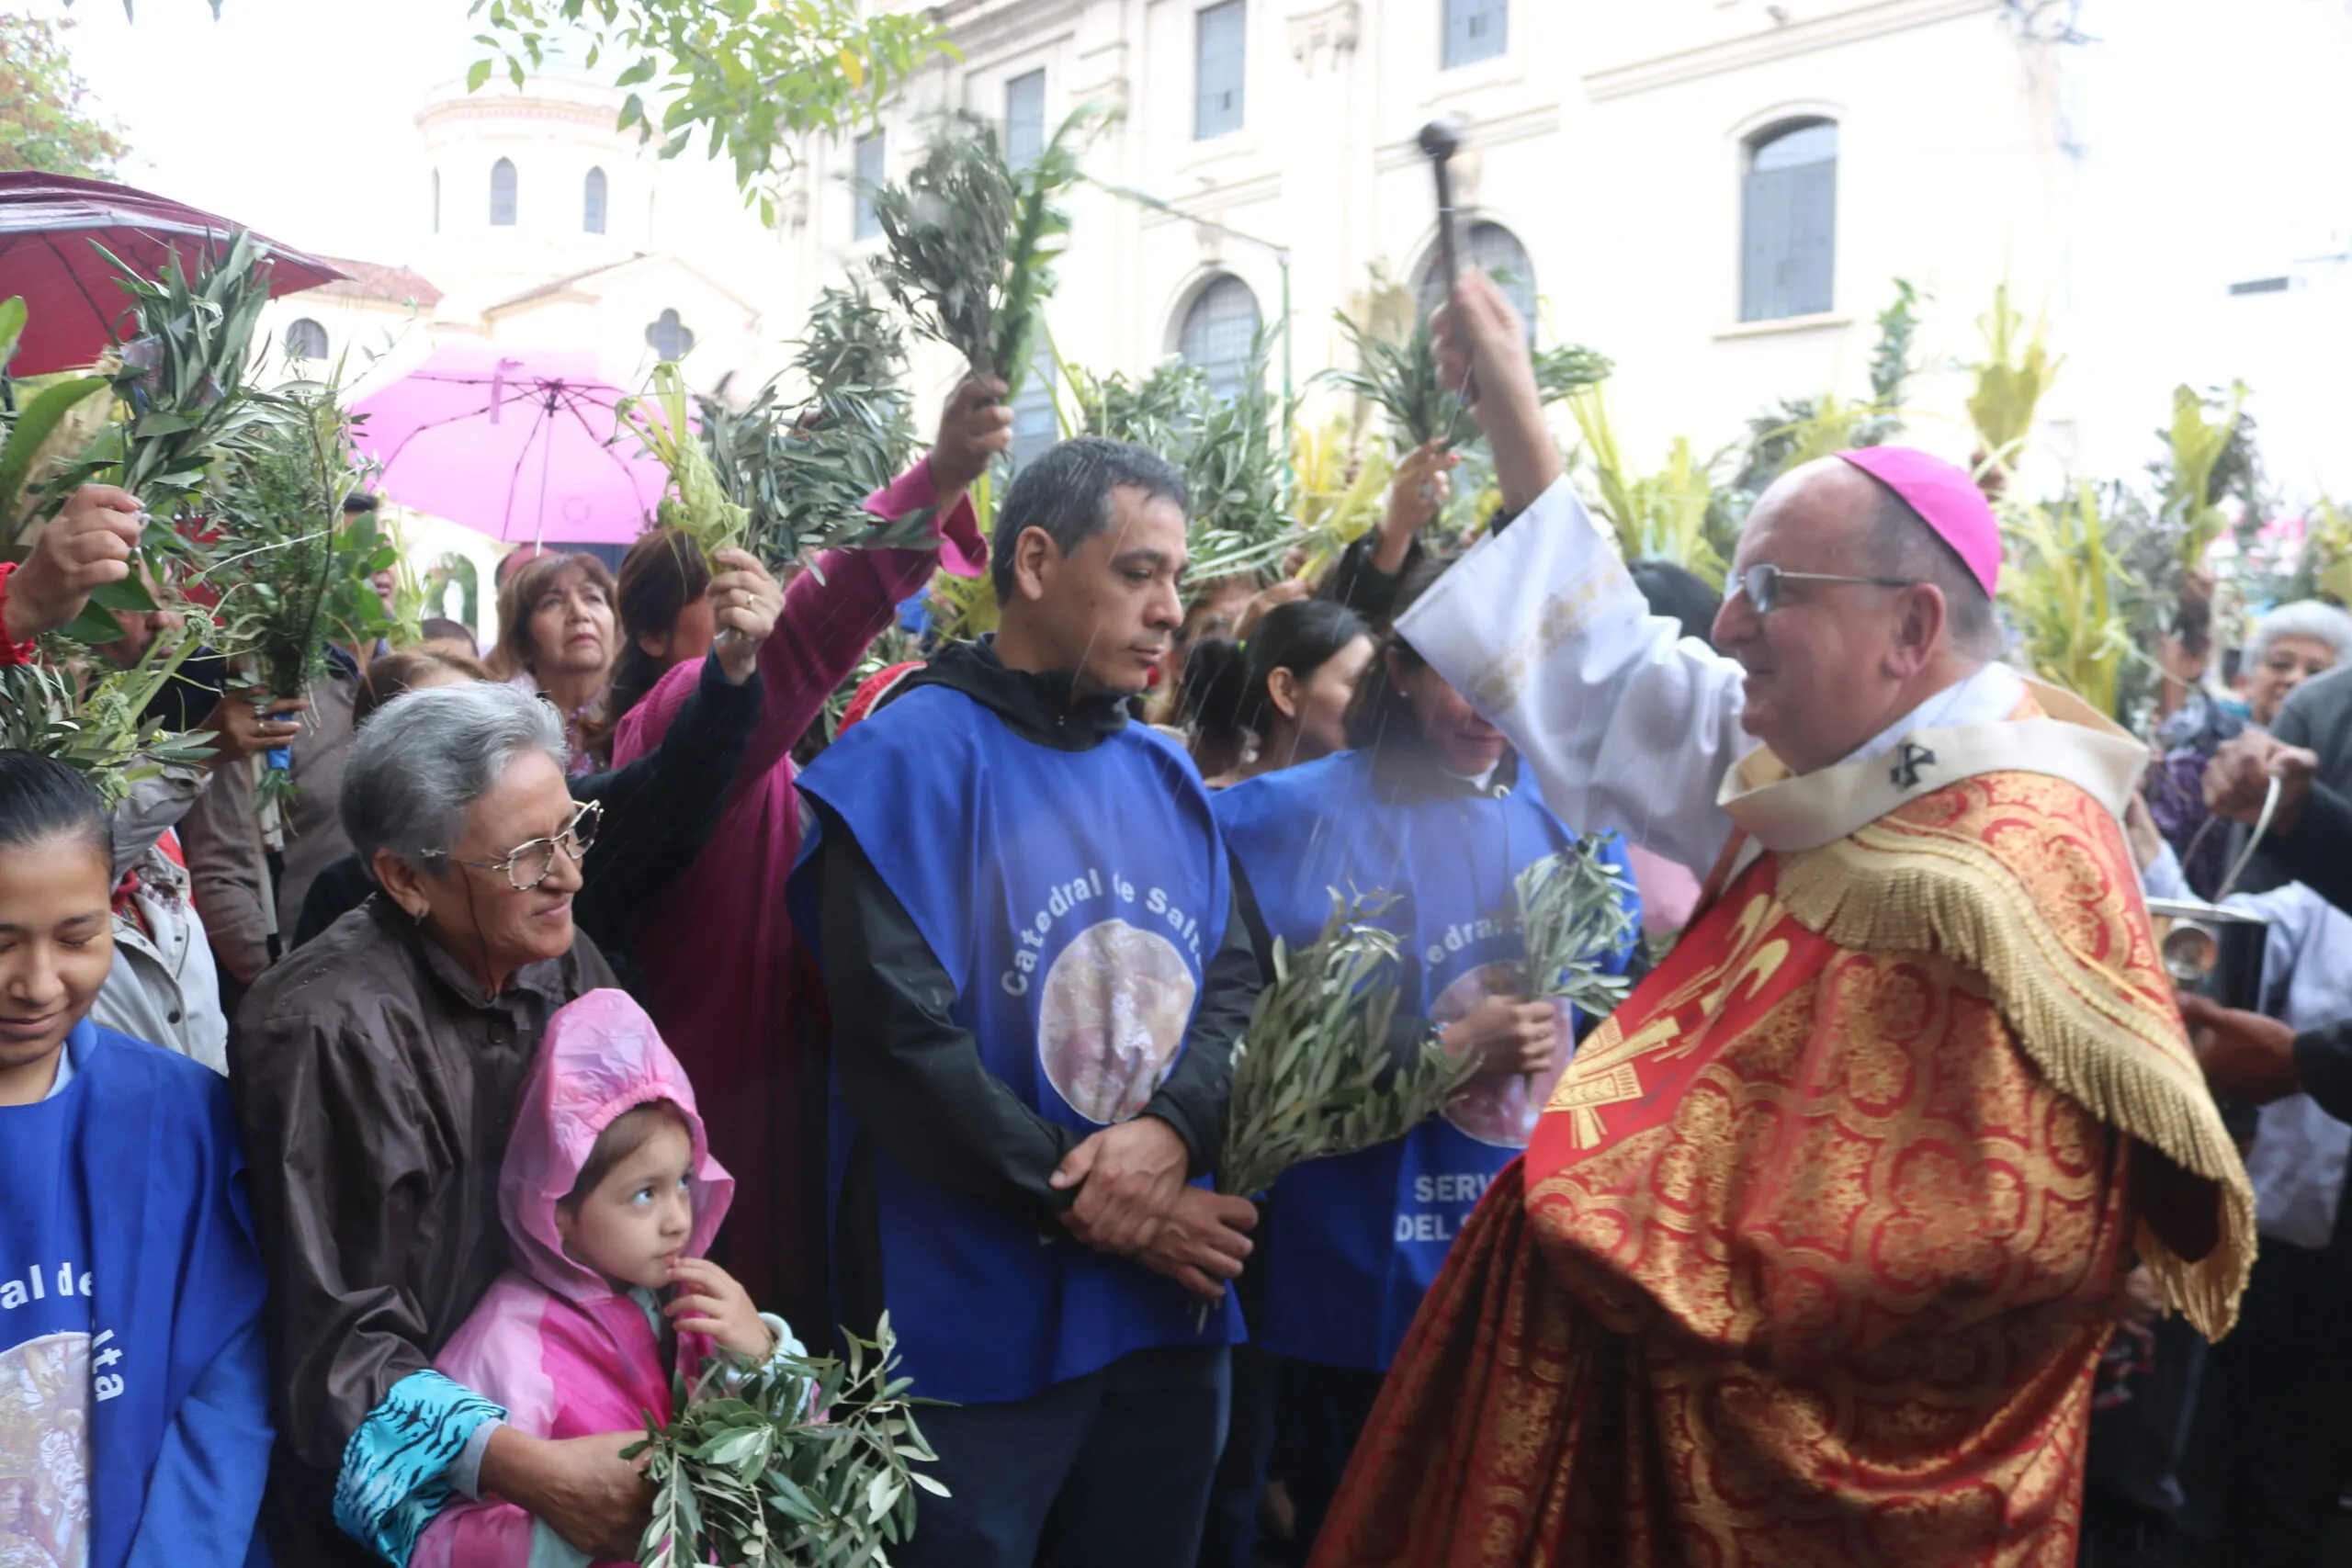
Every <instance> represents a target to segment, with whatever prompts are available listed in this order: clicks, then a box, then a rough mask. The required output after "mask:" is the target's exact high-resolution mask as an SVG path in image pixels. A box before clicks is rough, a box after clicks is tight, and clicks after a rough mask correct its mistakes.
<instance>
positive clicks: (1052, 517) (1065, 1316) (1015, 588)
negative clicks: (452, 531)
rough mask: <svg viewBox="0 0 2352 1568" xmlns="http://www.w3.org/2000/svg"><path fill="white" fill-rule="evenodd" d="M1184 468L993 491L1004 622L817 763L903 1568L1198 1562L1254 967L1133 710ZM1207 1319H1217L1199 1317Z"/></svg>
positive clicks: (1190, 775) (830, 955)
mask: <svg viewBox="0 0 2352 1568" xmlns="http://www.w3.org/2000/svg"><path fill="white" fill-rule="evenodd" d="M1186 499H1187V498H1186V492H1185V487H1184V481H1183V479H1182V475H1180V474H1179V473H1178V472H1177V470H1176V469H1175V468H1171V467H1170V465H1168V464H1167V463H1164V462H1162V461H1160V460H1159V458H1157V457H1152V456H1151V455H1150V454H1148V453H1147V452H1144V451H1142V450H1140V449H1139V448H1136V447H1133V446H1125V445H1123V444H1121V443H1118V442H1113V441H1105V440H1102V439H1100V438H1094V437H1086V438H1080V439H1079V440H1075V441H1069V442H1065V443H1063V444H1062V445H1061V446H1057V447H1055V448H1054V449H1053V450H1051V451H1050V452H1048V453H1046V455H1044V456H1043V457H1038V458H1036V459H1035V460H1034V461H1032V462H1031V463H1029V464H1028V465H1027V466H1025V467H1024V468H1023V469H1022V471H1021V474H1020V477H1019V478H1018V479H1015V480H1014V482H1013V484H1012V488H1011V489H1010V490H1009V491H1007V492H1006V495H1005V498H1004V503H1003V508H1002V510H1001V513H1000V514H999V519H998V523H997V529H996V538H995V540H994V542H993V546H992V552H991V553H992V560H991V564H990V570H991V572H992V573H993V576H994V581H995V586H996V591H997V597H998V600H999V602H1000V603H1001V606H1002V611H1003V618H1002V622H1001V627H1000V629H999V630H998V631H997V633H996V634H995V636H994V637H992V638H983V639H981V640H980V641H979V642H978V643H976V644H969V645H959V646H956V647H952V648H949V649H945V650H944V651H943V652H942V653H941V654H940V656H939V657H938V658H936V659H934V660H933V661H932V662H931V664H930V665H929V666H928V667H926V668H925V669H924V670H923V671H922V672H921V673H919V674H917V675H915V676H913V677H911V678H910V680H909V681H908V682H907V683H906V686H905V688H904V689H903V692H902V694H900V695H899V696H898V697H897V698H896V700H895V701H893V702H892V703H891V705H889V706H888V708H886V709H884V710H883V711H882V712H880V713H878V714H876V716H873V717H871V718H868V719H866V720H865V722H863V723H862V724H859V725H858V726H856V727H855V728H853V729H851V730H849V731H848V732H846V733H845V734H844V735H843V736H842V739H840V740H839V741H838V742H836V743H835V744H834V746H833V747H832V748H831V749H830V750H828V751H826V753H825V754H824V755H823V756H822V757H821V758H820V759H819V761H817V762H816V763H815V764H814V765H813V766H812V767H810V769H809V772H808V773H805V774H804V775H802V778H801V781H800V787H801V790H802V794H803V796H804V798H805V799H806V801H807V802H808V804H809V810H810V815H811V817H812V820H811V821H810V823H809V833H808V837H807V840H806V842H805V844H804V847H803V852H802V859H801V862H800V865H799V868H798V870H797V872H796V873H795V877H794V884H795V886H794V894H795V901H796V905H797V909H798V919H797V924H798V925H799V927H800V930H801V931H803V932H805V933H806V934H807V935H808V936H809V939H810V940H811V942H813V943H814V945H815V946H816V948H817V952H818V958H819V962H820V966H821V967H822V969H823V972H824V977H825V985H826V990H827V994H828V999H829V1002H830V1007H831V1016H832V1020H833V1026H832V1027H833V1122H832V1142H831V1149H830V1152H829V1157H830V1162H831V1221H832V1223H831V1235H832V1245H833V1278H834V1289H835V1294H836V1296H837V1298H838V1299H839V1301H840V1303H841V1305H842V1320H843V1322H844V1323H845V1324H847V1325H849V1326H850V1327H852V1328H853V1329H856V1330H859V1331H861V1332H862V1331H864V1330H865V1329H866V1328H867V1327H869V1326H870V1325H872V1324H873V1323H874V1322H876V1320H877V1319H878V1318H879V1316H880V1314H882V1312H883V1311H885V1310H887V1311H888V1313H889V1314H890V1322H891V1325H892V1326H893V1328H894V1329H895V1330H896V1331H897V1333H898V1336H899V1346H900V1348H901V1349H902V1351H903V1352H904V1355H905V1358H906V1360H905V1370H906V1371H907V1372H908V1373H909V1375H910V1376H911V1377H912V1378H913V1379H914V1380H915V1392H916V1393H919V1394H923V1395H928V1396H931V1397H933V1398H938V1399H944V1400H951V1401H954V1402H955V1406H956V1407H955V1408H952V1409H941V1410H932V1411H926V1412H925V1413H924V1416H923V1417H922V1425H923V1429H924V1432H925V1434H926V1435H927V1436H929V1437H930V1438H931V1439H932V1441H933V1445H934V1446H935V1447H936V1448H937V1449H938V1450H939V1455H940V1462H939V1464H938V1466H937V1467H936V1468H935V1469H934V1470H933V1472H932V1473H933V1474H934V1475H935V1476H936V1477H937V1478H938V1479H939V1480H940V1481H941V1482H943V1483H945V1485H946V1486H947V1488H948V1490H949V1491H950V1493H951V1494H952V1495H951V1496H949V1497H946V1498H940V1497H936V1496H933V1495H924V1496H923V1497H922V1499H921V1508H922V1512H921V1514H920V1516H919V1518H918V1525H917V1529H916V1532H915V1540H914V1541H913V1542H912V1544H911V1546H910V1547H909V1548H907V1549H906V1550H904V1551H900V1550H897V1549H894V1550H893V1551H892V1553H891V1557H892V1561H893V1562H898V1563H899V1564H900V1565H901V1568H926V1565H929V1564H954V1565H956V1568H998V1565H1000V1564H1001V1565H1003V1568H1028V1565H1029V1564H1031V1563H1033V1562H1046V1563H1069V1564H1095V1563H1108V1562H1117V1563H1120V1564H1121V1565H1122V1568H1155V1565H1162V1564H1164V1565H1166V1568H1186V1565H1189V1564H1190V1563H1191V1562H1193V1557H1194V1554H1195V1551H1196V1550H1197V1547H1198V1542H1199V1537H1200V1530H1201V1522H1202V1517H1203V1514H1204V1508H1205V1506H1206V1501H1207V1495H1208V1486H1209V1480H1210V1476H1211V1473H1212V1472H1213V1471H1214V1469H1215V1467H1216V1457H1217V1451H1218V1449H1219V1447H1220V1445H1221V1444H1222V1442H1223V1439H1224V1433H1225V1424H1226V1414H1227V1375H1228V1372H1227V1346H1228V1345H1230V1344H1231V1343H1233V1342H1234V1341H1236V1340H1237V1339H1238V1338H1239V1337H1240V1336H1241V1328H1240V1323H1239V1319H1238V1314H1237V1313H1236V1311H1235V1309H1234V1307H1233V1304H1232V1302H1231V1300H1230V1298H1229V1297H1227V1294H1226V1292H1225V1290H1224V1286H1223V1281H1224V1280H1229V1279H1231V1278H1233V1277H1234V1276H1235V1275H1237V1274H1238V1272H1239V1269H1240V1266H1241V1260H1242V1259H1243V1258H1245V1257H1246V1256H1247V1255H1248V1253H1249V1250H1250V1242H1249V1240H1248V1237H1247V1235H1246V1233H1247V1232H1248V1231H1249V1229H1250V1227H1251V1226H1252V1225H1253V1224H1255V1223H1256V1213H1255V1211H1254V1210H1253V1209H1252V1208H1251V1207H1250V1204H1249V1203H1247V1202H1246V1201H1242V1200H1240V1199H1236V1198H1222V1197H1218V1196H1217V1195H1216V1194H1215V1193H1213V1192H1211V1191H1209V1190H1206V1189H1207V1181H1206V1178H1207V1176H1208V1173H1209V1172H1210V1170H1211V1168H1213V1167H1214V1165H1215V1163H1216V1158H1217V1155H1218V1152H1219V1148H1220V1146H1221V1145H1222V1143H1223V1138H1224V1128H1225V1114H1226V1100H1227V1065H1228V1058H1229V1055H1230V1052H1231V1047H1232V1043H1233V1041H1234V1038H1235V1037H1236V1036H1237V1035H1238V1033H1239V1032H1240V1030H1241V1026H1242V1024H1243V1023H1244V1022H1245V1021H1247V1019H1248V1016H1249V1011H1250V1004H1251V1001H1252V1000H1253V997H1254V992H1255V990H1256V988H1257V986H1258V983H1259V982H1258V966H1257V963H1256V960H1255V958H1254V956H1253V955H1252V953H1251V950H1250V939H1249V934H1248V931H1247V930H1246V929H1245V927H1244V925H1243V922H1242V921H1241V920H1240V919H1238V918H1237V917H1236V916H1235V915H1234V912H1233V898H1234V891H1233V885H1232V881H1231V878H1230V875H1229V874H1228V868H1227V860H1226V852H1225V849H1224V846H1223V844H1222V843H1221V841H1220V840H1219V839H1218V836H1217V830H1216V822H1215V819H1214V818H1212V816H1211V815H1210V811H1209V800H1208V795H1207V794H1206V792H1205V791H1204V789H1203V787H1202V784H1201V780H1200V775H1199V773H1197V772H1196V771H1195V770H1194V768H1193V765H1192V763H1191V761H1189V760H1188V759H1187V758H1186V757H1185V756H1184V754H1183V752H1182V750H1180V749H1178V748H1177V747H1176V746H1175V745H1173V744H1172V743H1170V741H1168V740H1167V739H1164V738H1163V737H1161V736H1159V735H1158V734H1156V733H1155V732H1153V731H1152V730H1151V729H1149V728H1147V727H1145V726H1143V725H1140V724H1135V723H1131V722H1130V721H1129V718H1128V714H1127V706H1126V705H1127V702H1128V699H1130V698H1132V697H1134V696H1135V695H1136V694H1138V693H1140V692H1141V691H1143V689H1144V688H1145V686H1146V685H1147V683H1148V681H1149V679H1150V672H1151V671H1152V670H1153V669H1154V667H1155V666H1156V665H1158V663H1159V660H1160V659H1161V658H1162V656H1163V655H1164V654H1165V653H1166V651H1167V649H1168V646H1169V641H1170V638H1171V637H1173V636H1174V635H1175V632H1176V629H1177V627H1178V626H1179V624H1180V623H1181V621H1182V602H1181V599H1180V597H1179V594H1178V591H1177V584H1178V582H1179V581H1180V580H1181V578H1182V573H1183V570H1184V565H1185V547H1184V534H1185V530H1184V508H1185V503H1186ZM1204 1302H1206V1303H1210V1304H1209V1305H1208V1306H1206V1307H1205V1308H1204Z"/></svg>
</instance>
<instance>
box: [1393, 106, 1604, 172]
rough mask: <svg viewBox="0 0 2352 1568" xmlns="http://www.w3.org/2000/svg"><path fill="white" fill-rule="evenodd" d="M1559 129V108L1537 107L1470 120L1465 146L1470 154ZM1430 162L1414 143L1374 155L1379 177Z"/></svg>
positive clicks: (1396, 143) (1398, 144)
mask: <svg viewBox="0 0 2352 1568" xmlns="http://www.w3.org/2000/svg"><path fill="white" fill-rule="evenodd" d="M1559 129H1560V107H1559V106H1558V105H1557V104H1546V105H1544V106H1543V107H1539V108H1532V109H1521V110H1519V111H1518V112H1517V113H1515V114H1506V115H1498V116H1496V117H1495V118H1493V119H1474V120H1472V121H1470V134H1469V137H1468V147H1469V149H1470V150H1472V151H1476V150H1477V149H1480V148H1486V147H1503V146H1508V145H1509V144H1510V143H1511V142H1514V141H1532V140H1534V139H1535V138H1536V137H1539V136H1551V135H1554V134H1555V133H1556V132H1557V131H1558V130H1559ZM1428 161H1429V155H1428V154H1427V153H1425V152H1422V151H1421V149H1420V144H1419V142H1417V141H1392V142H1390V143H1389V144H1388V145H1387V146H1385V147H1383V148H1381V149H1380V150H1379V151H1378V152H1375V153H1374V155H1373V167H1374V168H1375V169H1378V170H1379V171H1380V172H1381V173H1382V174H1384V175H1385V174H1389V173H1391V172H1393V171H1395V170H1397V169H1406V168H1411V167H1412V166H1414V165H1415V164H1424V163H1427V162H1428Z"/></svg>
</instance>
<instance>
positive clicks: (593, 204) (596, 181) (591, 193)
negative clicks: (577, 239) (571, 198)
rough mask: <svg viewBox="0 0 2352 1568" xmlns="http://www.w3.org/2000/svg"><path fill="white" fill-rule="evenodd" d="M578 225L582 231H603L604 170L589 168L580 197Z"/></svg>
mask: <svg viewBox="0 0 2352 1568" xmlns="http://www.w3.org/2000/svg"><path fill="white" fill-rule="evenodd" d="M580 227H581V229H582V231H583V232H586V233H590V234H601V233H603V232H604V231H605V171H604V170H602V169H591V170H589V171H588V180H587V185H586V186H585V188H584V189H583V190H582V192H581V197H580Z"/></svg>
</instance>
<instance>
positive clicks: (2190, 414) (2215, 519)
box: [2161, 381, 2246, 572]
mask: <svg viewBox="0 0 2352 1568" xmlns="http://www.w3.org/2000/svg"><path fill="white" fill-rule="evenodd" d="M2245 393H2246V389H2245V382H2243V381H2239V382H2233V383H2232V385H2231V387H2230V389H2229V391H2228V392H2227V393H2226V394H2224V395H2222V396H2221V397H2219V398H2217V399H2216V400H2215V401H2216V402H2217V403H2218V404H2219V407H2218V408H2217V409H2216V410H2215V411H2214V412H2215V414H2216V417H2215V418H2213V419H2211V420H2209V419H2207V418H2206V417H2205V405H2206V400H2205V399H2203V398H2201V397H2199V395H2198V394H2197V390H2196V389H2195V388H2193V387H2189V386H2187V385H2185V384H2184V385H2182V386H2178V387H2175V388H2174V389H2173V392H2172V423H2171V424H2170V425H2169V426H2168V427H2166V429H2165V447H2166V448H2167V451H2168V455H2169V457H2170V458H2171V462H2170V464H2169V466H2168V467H2166V468H2165V469H2164V471H2163V476H2162V477H2163V479H2164V487H2165V493H2164V506H2163V512H2162V516H2161V520H2162V521H2163V522H2164V523H2165V524H2166V525H2170V526H2171V527H2173V528H2175V529H2177V530H2178V532H2179V539H2180V545H2179V550H2180V569H2181V570H2182V571H2183V572H2191V571H2195V570H2198V569H2199V567H2200V566H2202V565H2203V564H2204V560H2205V552H2206V551H2207V550H2208V549H2210V548H2211V547H2212V544H2213V541H2214V540H2216V539H2218V538H2220V537H2221V536H2222V529H2223V528H2225V527H2227V526H2228V525H2229V520H2228V518H2227V517H2226V516H2225V515H2224V514H2223V513H2222V509H2221V507H2220V506H2219V505H2218V504H2216V502H2219V500H2220V499H2221V497H2220V495H2219V494H2218V493H2217V491H2218V490H2219V487H2218V486H2217V485H2216V484H2215V483H2214V481H2213V474H2214V469H2215V468H2217V467H2218V466H2219V465H2220V463H2221V461H2222V454H2223V453H2225V452H2227V451H2228V450H2229V446H2230V441H2231V438H2232V437H2233V436H2234V435H2235V434H2237V429H2238V422H2239V419H2240V417H2241V415H2243V414H2244V412H2245Z"/></svg>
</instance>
